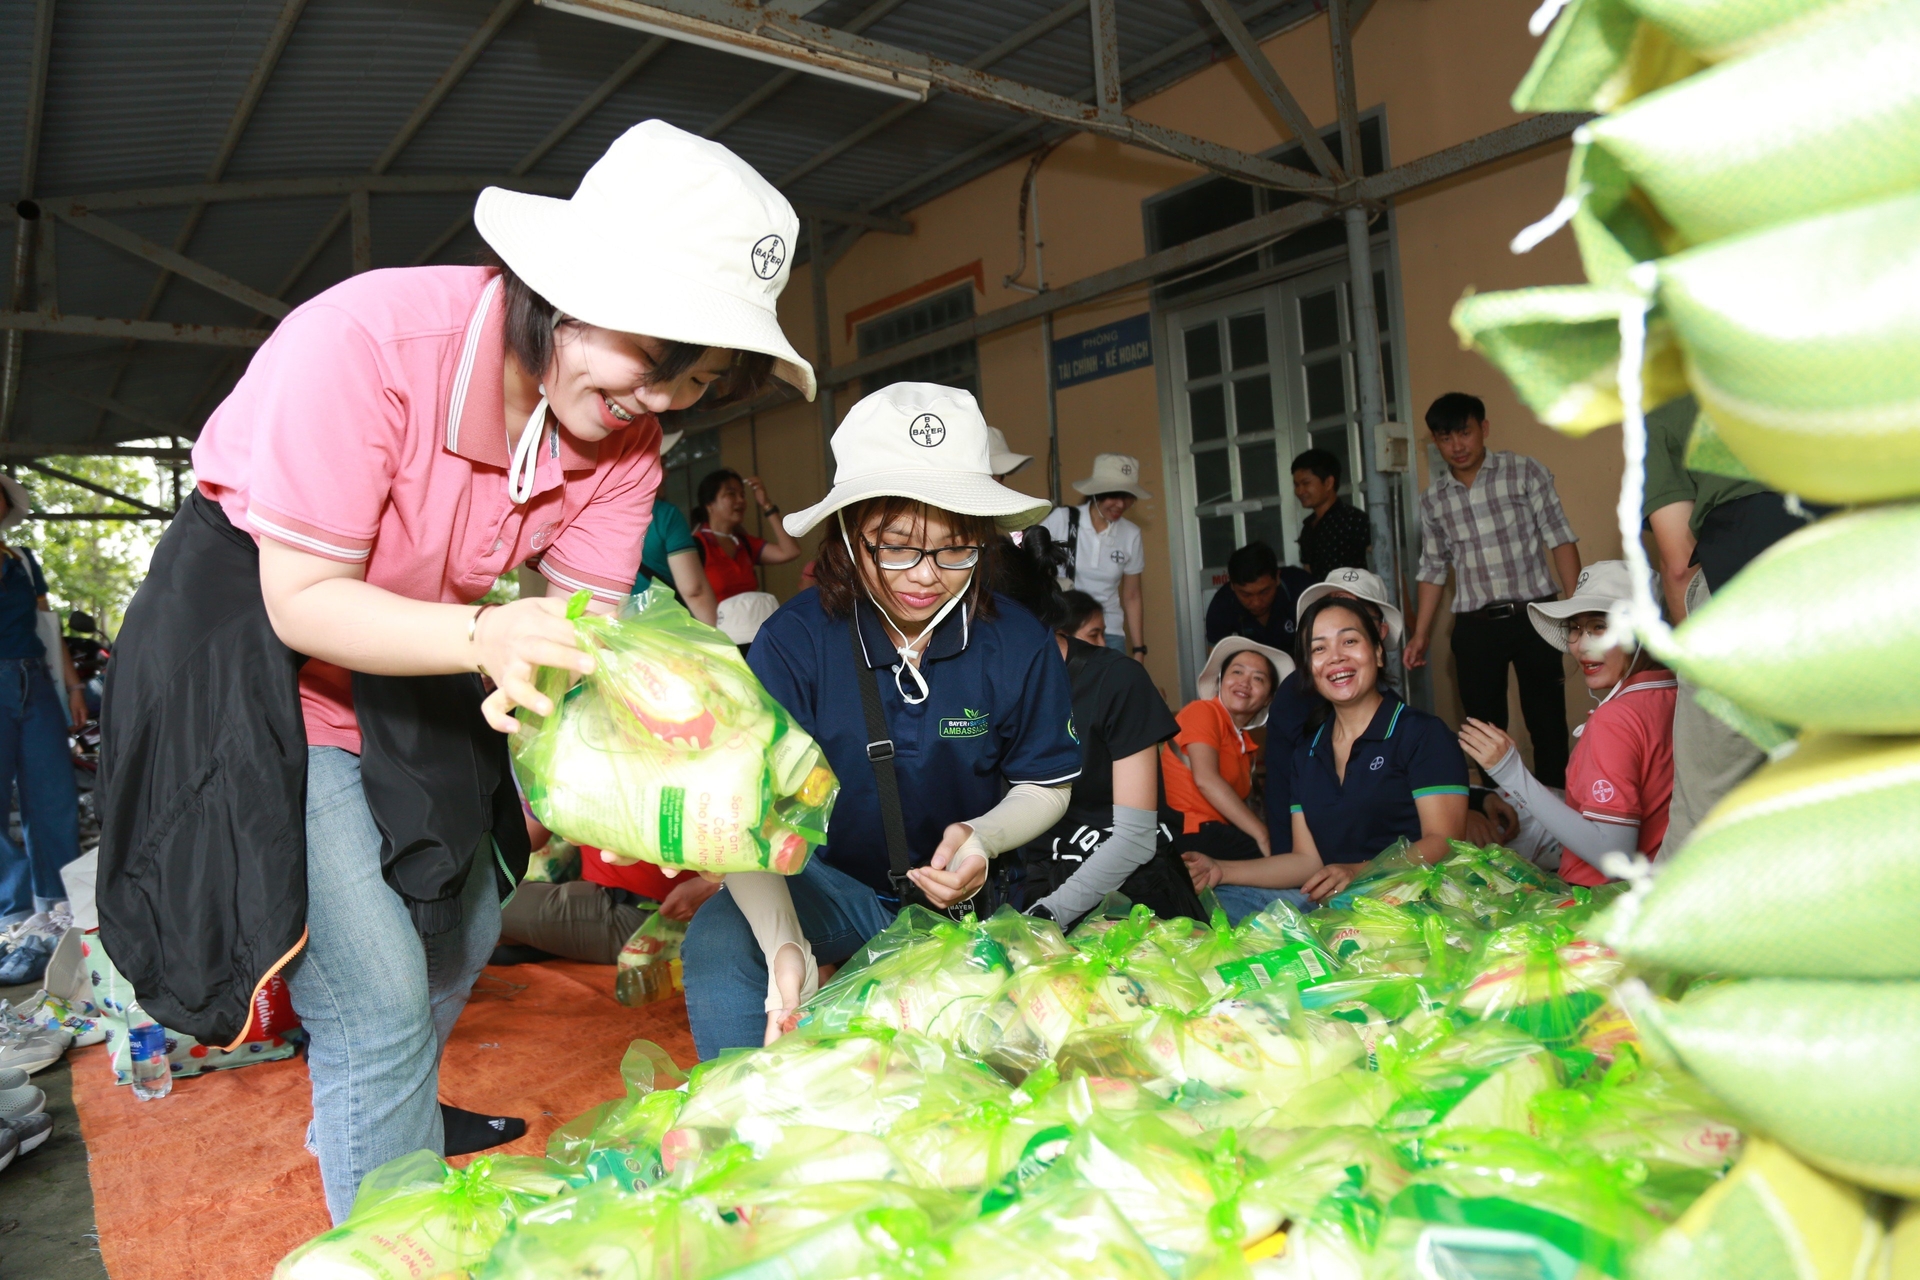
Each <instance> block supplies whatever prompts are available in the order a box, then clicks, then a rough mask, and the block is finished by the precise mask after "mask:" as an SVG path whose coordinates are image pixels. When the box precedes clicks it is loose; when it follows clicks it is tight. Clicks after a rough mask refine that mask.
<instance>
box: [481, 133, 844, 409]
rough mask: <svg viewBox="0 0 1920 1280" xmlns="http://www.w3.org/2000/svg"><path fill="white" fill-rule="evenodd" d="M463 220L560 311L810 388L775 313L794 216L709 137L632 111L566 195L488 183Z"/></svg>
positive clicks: (807, 369) (809, 369)
mask: <svg viewBox="0 0 1920 1280" xmlns="http://www.w3.org/2000/svg"><path fill="white" fill-rule="evenodd" d="M473 224H474V226H475V227H476V228H478V229H479V232H480V235H481V236H482V237H483V238H484V239H485V240H486V242H487V243H488V244H489V245H491V246H492V247H493V250H494V252H495V253H498V254H499V255H500V258H501V261H503V262H505V263H506V264H507V265H508V266H509V267H511V268H513V271H514V274H516V275H518V276H519V277H520V278H521V279H522V280H524V281H526V283H527V286H528V287H529V288H531V289H532V290H533V291H534V292H535V293H537V294H539V295H540V296H541V297H543V298H545V299H546V300H547V301H548V302H550V303H552V304H553V305H554V306H555V307H556V308H558V309H559V310H560V311H561V312H562V313H563V314H565V315H569V316H572V317H573V318H574V319H576V320H581V321H584V322H586V323H587V324H590V325H595V326H597V327H599V328H602V329H614V330H617V331H619V332H621V333H637V334H644V335H646V336H648V337H653V338H665V339H669V340H671V341H675V342H697V343H700V344H702V345H705V346H709V347H720V348H725V349H727V350H732V351H757V352H760V353H762V354H765V355H769V356H772V357H773V359H774V372H775V373H776V374H778V375H779V376H780V377H781V378H782V379H783V380H785V381H787V382H789V383H791V384H793V385H794V386H795V387H798V388H799V389H800V390H801V392H803V393H804V394H805V395H806V397H807V399H809V400H811V399H813V393H814V379H813V366H811V365H809V364H808V363H807V362H806V360H804V359H803V358H801V356H800V353H799V352H797V351H795V350H794V349H793V344H792V343H791V342H788V341H787V336H786V334H784V333H782V332H781V331H780V318H779V315H778V314H777V312H776V310H775V304H776V303H777V302H778V300H779V298H780V291H781V290H782V289H784V288H786V285H787V275H788V272H789V271H790V270H791V264H792V260H793V249H794V241H795V239H796V237H797V236H798V235H799V231H800V220H799V218H798V217H796V216H795V215H794V212H793V206H792V205H791V204H788V203H787V198H786V197H785V196H783V195H781V194H780V193H779V192H778V191H776V190H775V189H774V187H773V185H772V184H771V183H769V182H768V181H767V180H766V179H765V178H763V177H761V176H760V175H759V174H758V173H756V172H755V171H754V169H753V167H752V166H751V165H749V164H748V163H747V162H746V161H744V160H742V159H741V158H740V157H739V156H736V155H735V154H733V152H731V151H729V150H727V149H726V148H725V147H723V146H721V145H720V144H719V143H717V142H709V141H707V140H706V139H704V138H697V137H695V136H694V135H692V134H690V133H687V132H685V131H684V130H681V129H676V128H674V127H673V126H672V125H670V124H668V123H667V122H666V121H664V120H647V121H643V122H642V123H640V124H637V125H635V126H634V127H633V128H631V129H629V130H627V131H626V132H625V133H624V134H622V135H620V137H618V138H616V139H615V140H614V143H613V145H612V146H610V147H608V148H607V153H606V154H605V155H603V156H601V157H600V158H599V159H598V160H596V161H594V164H593V167H592V168H591V169H589V170H587V176H586V177H584V178H582V179H581V180H580V187H579V189H578V190H576V191H575V192H574V193H573V198H572V199H571V200H558V199H554V198H553V197H551V196H535V195H528V194H526V193H525V192H520V191H507V190H504V189H502V188H500V187H488V188H487V189H486V190H484V191H482V192H481V193H480V199H479V202H478V203H477V204H475V205H474V209H473Z"/></svg>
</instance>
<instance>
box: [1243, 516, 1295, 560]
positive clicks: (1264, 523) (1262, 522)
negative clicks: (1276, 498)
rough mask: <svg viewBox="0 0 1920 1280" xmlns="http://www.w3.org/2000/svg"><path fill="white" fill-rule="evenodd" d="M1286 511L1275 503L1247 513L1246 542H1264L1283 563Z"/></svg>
mask: <svg viewBox="0 0 1920 1280" xmlns="http://www.w3.org/2000/svg"><path fill="white" fill-rule="evenodd" d="M1285 521H1286V509H1285V508H1283V507H1282V506H1280V505H1279V504H1278V503H1275V504H1274V505H1273V506H1270V507H1262V508H1261V509H1260V510H1258V511H1249V512H1247V541H1248V542H1264V543H1266V544H1267V545H1268V546H1270V547H1272V548H1273V553H1274V554H1275V555H1277V556H1279V557H1280V559H1281V561H1282V562H1283V563H1284V562H1285V561H1286V558H1287V530H1286V524H1285Z"/></svg>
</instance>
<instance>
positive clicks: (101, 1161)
mask: <svg viewBox="0 0 1920 1280" xmlns="http://www.w3.org/2000/svg"><path fill="white" fill-rule="evenodd" d="M613 979H614V970H613V967H612V966H611V965H590V964H574V963H571V962H568V961H549V962H547V963H545V964H537V965H520V966H516V967H514V968H508V969H489V970H487V972H486V975H485V976H484V977H482V978H481V980H480V982H479V984H478V985H477V986H475V988H474V993H473V999H472V1000H471V1001H470V1002H469V1003H468V1005H467V1008H466V1011H465V1012H464V1013H462V1014H461V1015H460V1021H459V1024H458V1025H457V1026H455V1027H454V1030H453V1038H452V1039H451V1040H450V1041H449V1042H448V1044H447V1053H446V1057H445V1059H444V1060H443V1062H442V1064H441V1069H440V1096H441V1098H442V1099H444V1100H445V1101H447V1102H449V1103H451V1104H453V1105H454V1106H459V1107H465V1108H466V1109H467V1110H469V1111H479V1112H483V1113H485V1114H487V1115H510V1116H521V1117H523V1118H525V1120H526V1121H527V1136H526V1137H524V1138H522V1139H520V1140H519V1141H518V1142H515V1143H512V1144H511V1145H509V1146H506V1147H503V1148H501V1150H502V1151H505V1152H510V1153H513V1154H515V1155H539V1154H541V1153H543V1152H544V1151H545V1150H546V1144H547V1135H548V1134H550V1133H552V1132H553V1131H554V1130H555V1129H556V1128H558V1127H559V1126H560V1125H562V1124H564V1123H565V1122H566V1121H568V1120H571V1119H572V1118H573V1117H574V1116H576V1115H578V1114H580V1113H581V1112H582V1111H585V1110H586V1109H587V1108H588V1107H590V1106H592V1105H594V1104H595V1103H597V1102H604V1101H605V1100H607V1099H608V1098H613V1097H618V1096H619V1094H620V1092H621V1088H622V1085H621V1081H620V1056H621V1054H623V1053H624V1052H626V1048H627V1044H628V1043H629V1042H630V1041H633V1040H636V1039H638V1040H652V1041H654V1042H656V1043H658V1044H659V1045H660V1046H661V1047H663V1048H665V1049H666V1050H667V1052H668V1053H670V1054H671V1055H672V1056H673V1059H674V1061H676V1062H678V1063H680V1065H681V1066H683V1067H684V1066H691V1065H692V1063H693V1061H694V1051H693V1037H692V1036H691V1035H690V1034H689V1032H688V1031H687V1013H686V1006H685V1005H684V1004H683V1003H682V1002H681V1001H680V1000H679V999H678V998H676V999H673V1000H668V1001H663V1002H661V1003H659V1004H655V1005H649V1006H646V1007H644V1008H639V1009H629V1008H627V1007H626V1006H624V1005H622V1004H620V1003H619V1002H618V1001H616V1000H615V999H614V997H613ZM73 1057H74V1063H73V1097H74V1104H75V1105H76V1107H78V1109H79V1112H80V1129H81V1133H82V1134H83V1135H84V1136H85V1138H86V1142H87V1154H88V1157H89V1162H90V1163H89V1173H90V1175H91V1178H92V1182H93V1201H94V1216H95V1220H96V1221H97V1223H98V1228H97V1229H98V1231H99V1233H100V1253H101V1256H102V1257H103V1258H104V1259H105V1262H106V1267H107V1274H108V1275H109V1276H110V1277H112V1280H189V1278H190V1277H195V1278H197V1277H202V1276H210V1275H217V1276H223V1277H224V1276H230V1277H234V1278H235V1280H241V1278H243V1277H244V1278H247V1280H253V1278H256V1277H265V1276H266V1275H268V1274H269V1273H270V1272H271V1271H272V1270H273V1266H274V1264H275V1263H276V1262H278V1261H279V1260H280V1259H281V1257H282V1256H284V1255H285V1254H286V1253H287V1252H288V1251H289V1250H290V1249H292V1248H293V1247H294V1246H295V1245H297V1244H300V1243H301V1242H303V1241H305V1240H307V1239H309V1238H310V1237H312V1236H314V1235H317V1234H318V1233H319V1232H321V1231H324V1230H326V1228H327V1225H328V1222H327V1206H326V1201H325V1199H324V1198H323V1197H322V1195H321V1191H320V1166H319V1164H318V1162H317V1161H315V1160H314V1158H313V1157H312V1156H310V1155H308V1154H307V1152H306V1150H305V1148H304V1147H303V1146H302V1142H303V1139H304V1138H305V1135H306V1128H307V1121H308V1119H309V1118H310V1117H311V1115H312V1107H311V1104H310V1101H309V1095H308V1090H307V1067H306V1063H305V1061H304V1060H301V1059H292V1060H289V1061H286V1062H264V1063H260V1064H258V1065H255V1066H250V1067H239V1068H235V1069H233V1070H230V1071H213V1072H209V1073H207V1074H206V1075H202V1076H196V1077H194V1078H193V1079H191V1080H177V1081H175V1082H174V1086H173V1092H172V1094H171V1095H169V1096H168V1097H166V1098H164V1099H161V1100H160V1101H157V1102H141V1101H139V1100H138V1099H137V1098H135V1097H134V1096H133V1091H132V1090H131V1089H130V1088H127V1087H125V1086H116V1085H115V1084H114V1083H113V1075H112V1072H111V1071H110V1070H109V1069H108V1066H107V1060H106V1049H105V1047H104V1046H100V1047H96V1048H92V1049H84V1050H81V1051H79V1052H78V1053H75V1054H74V1055H73Z"/></svg>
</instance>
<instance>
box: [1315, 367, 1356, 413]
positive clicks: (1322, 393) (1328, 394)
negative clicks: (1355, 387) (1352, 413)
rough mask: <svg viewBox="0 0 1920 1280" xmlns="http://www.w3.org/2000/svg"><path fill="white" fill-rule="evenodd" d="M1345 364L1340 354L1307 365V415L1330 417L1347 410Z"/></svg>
mask: <svg viewBox="0 0 1920 1280" xmlns="http://www.w3.org/2000/svg"><path fill="white" fill-rule="evenodd" d="M1345 366H1346V361H1344V360H1342V359H1341V358H1340V357H1339V356H1335V357H1334V358H1333V359H1331V360H1322V361H1320V362H1318V363H1317V364H1310V365H1308V366H1307V417H1309V418H1330V417H1333V416H1335V415H1337V414H1343V413H1345V412H1346V411H1347V378H1346V368H1345Z"/></svg>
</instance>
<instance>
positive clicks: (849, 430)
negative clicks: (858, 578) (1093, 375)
mask: <svg viewBox="0 0 1920 1280" xmlns="http://www.w3.org/2000/svg"><path fill="white" fill-rule="evenodd" d="M989 430H990V428H989V427H988V426H987V422H986V419H985V418H982V417H981V416H980V406H979V405H977V404H975V403H974V399H973V397H972V396H971V395H969V394H968V393H967V392H965V391H962V390H960V389H958V388H957V387H943V386H940V385H939V384H937V383H932V382H896V383H894V384H892V385H891V386H886V387H882V388H880V390H878V391H876V392H874V393H873V394H872V395H870V396H867V397H866V398H865V399H863V400H861V401H860V403H858V404H856V405H854V406H853V408H852V409H851V410H849V411H848V413H847V417H846V421H844V422H842V423H841V424H840V427H839V429H838V430H836V431H835V432H834V433H833V460H834V464H835V466H834V472H833V489H832V490H831V491H830V492H829V493H828V494H827V496H826V497H824V498H822V499H821V500H820V501H818V502H816V503H814V504H813V505H812V506H810V507H808V508H807V509H806V510H805V511H796V512H794V513H793V514H792V515H790V516H788V517H786V522H785V523H786V526H787V532H788V533H790V534H792V535H793V536H794V537H796V538H798V537H801V536H803V535H805V534H806V532H807V531H808V530H810V529H812V528H813V527H814V526H815V525H817V524H819V523H820V522H821V521H822V520H825V519H826V518H827V517H828V516H830V515H832V514H833V513H834V512H836V511H838V510H840V509H841V508H842V507H845V506H848V505H850V504H852V503H855V502H859V501H861V500H862V499H865V498H880V497H902V498H912V499H914V500H915V501H918V502H924V503H926V504H927V505H929V506H933V507H939V508H940V509H942V510H944V511H956V512H959V513H960V514H961V515H968V516H992V517H993V518H994V520H995V522H996V523H998V524H999V526H1000V527H1001V528H1002V529H1008V530H1012V529H1024V528H1026V527H1027V526H1028V525H1033V524H1038V523H1039V522H1040V521H1041V520H1043V519H1045V518H1046V514H1047V512H1048V511H1049V510H1051V509H1052V507H1051V505H1050V504H1049V503H1048V502H1047V501H1046V500H1045V499H1043V498H1034V497H1032V496H1030V495H1028V494H1024V493H1019V492H1016V491H1014V490H1012V489H1009V488H1007V487H1006V486H1005V485H1003V484H1001V483H1000V482H999V481H997V480H995V479H994V478H993V470H992V468H993V463H992V461H991V456H990V453H989V450H988V445H987V432H988V431H989Z"/></svg>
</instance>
